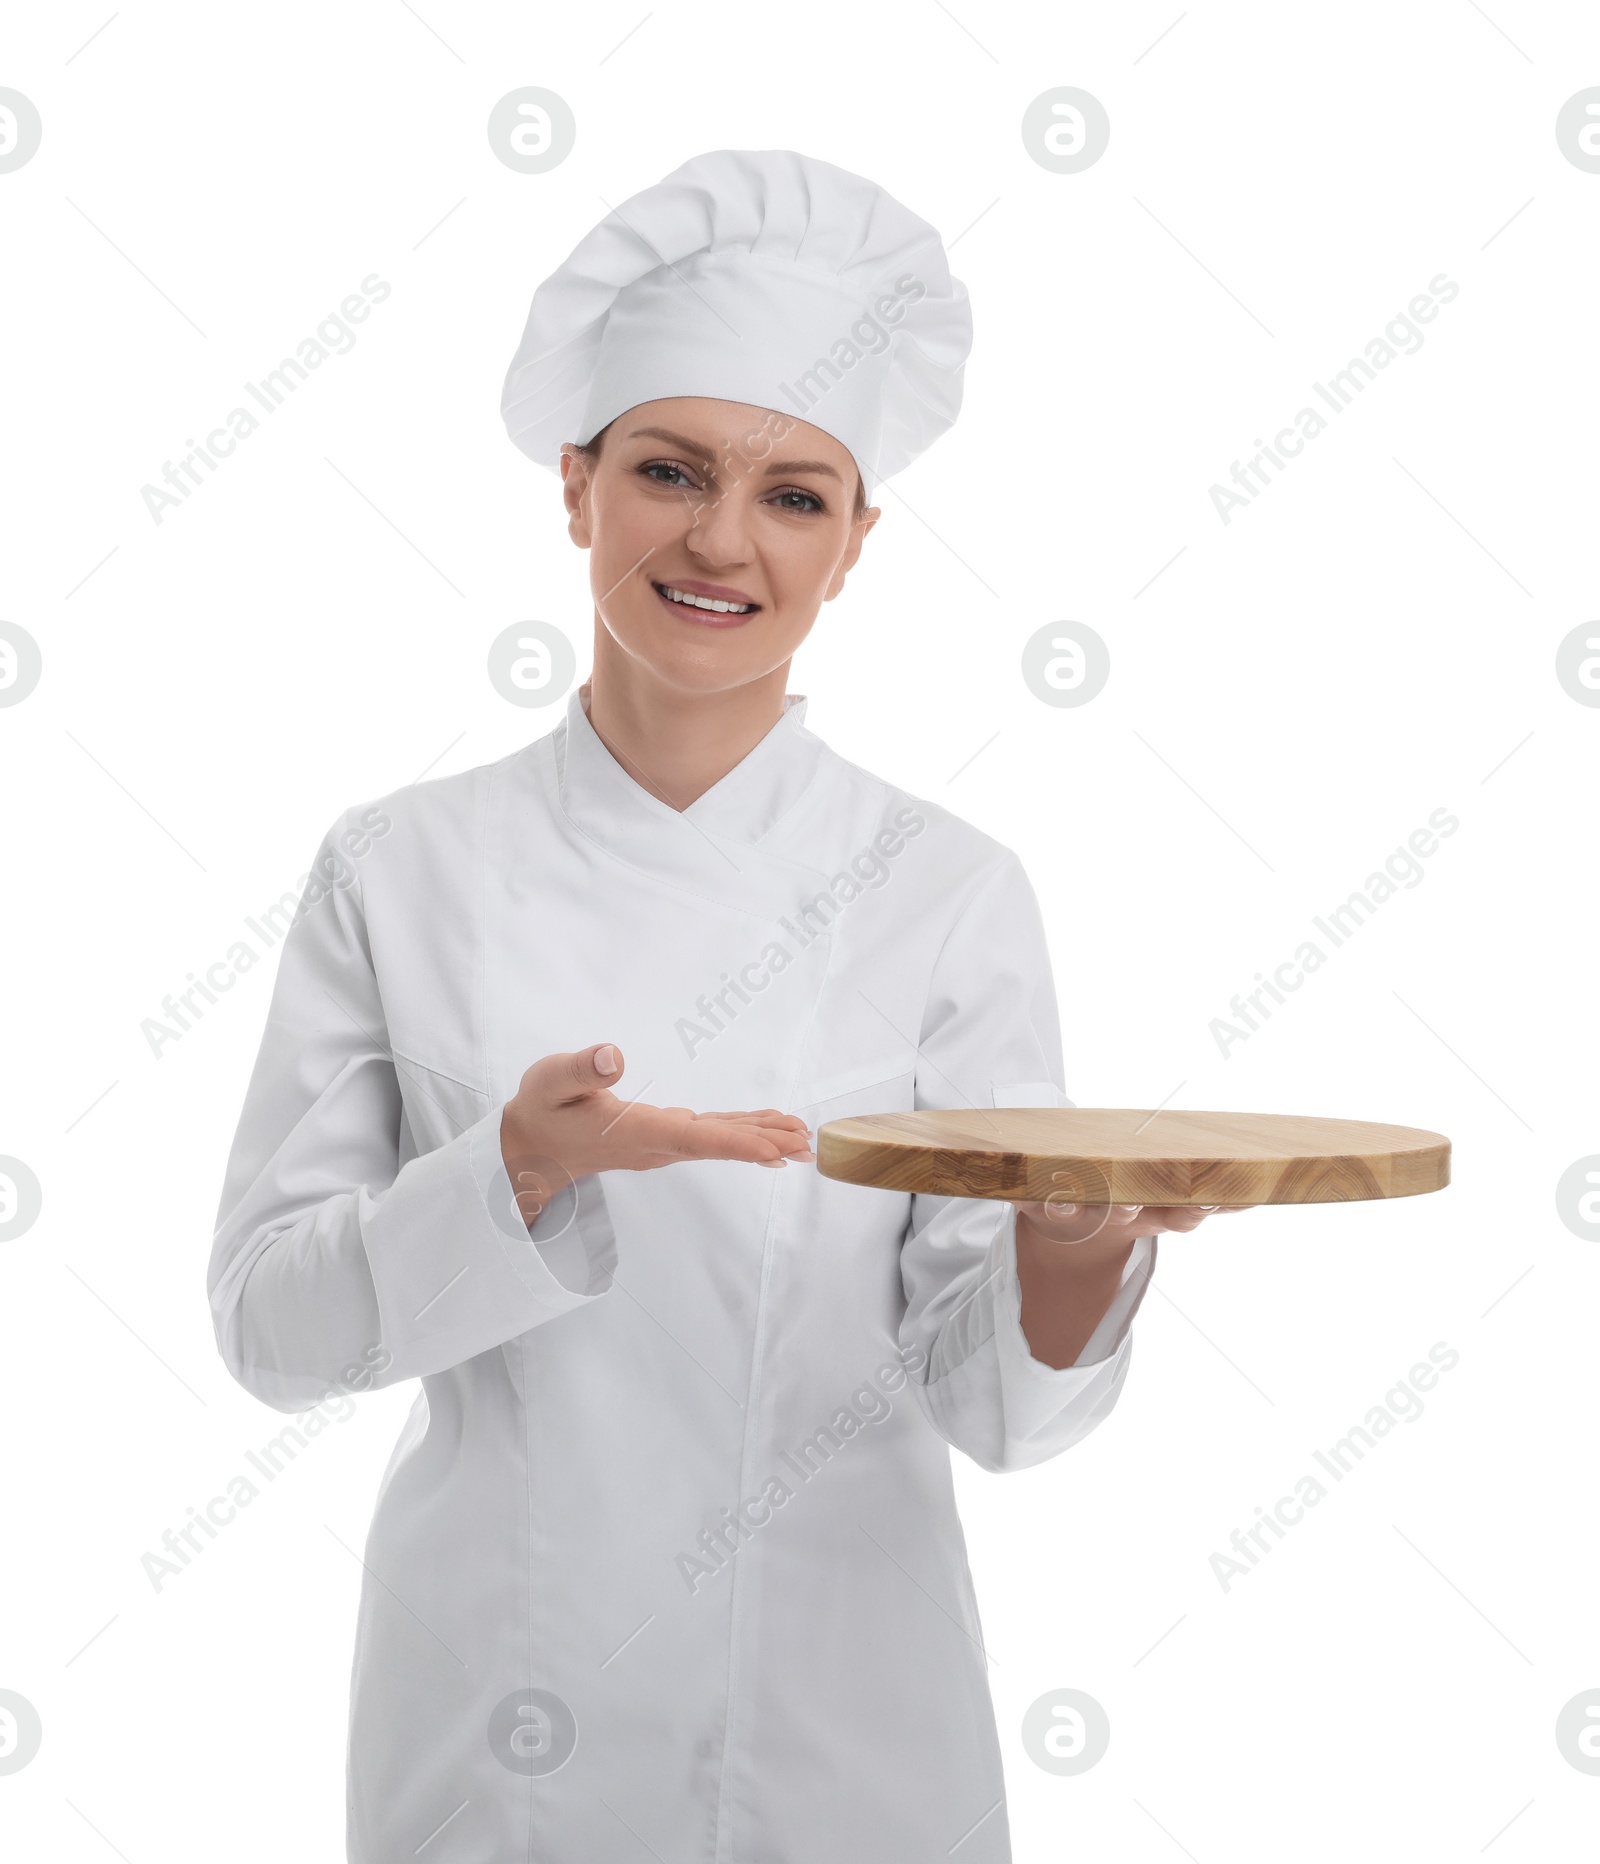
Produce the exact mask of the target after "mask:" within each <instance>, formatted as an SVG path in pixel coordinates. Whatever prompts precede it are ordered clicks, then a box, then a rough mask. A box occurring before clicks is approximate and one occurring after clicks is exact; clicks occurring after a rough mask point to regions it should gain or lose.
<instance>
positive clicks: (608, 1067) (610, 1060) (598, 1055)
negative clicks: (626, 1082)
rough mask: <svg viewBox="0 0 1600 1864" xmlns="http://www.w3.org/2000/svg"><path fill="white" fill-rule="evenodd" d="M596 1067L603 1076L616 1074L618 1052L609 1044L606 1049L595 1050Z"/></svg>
mask: <svg viewBox="0 0 1600 1864" xmlns="http://www.w3.org/2000/svg"><path fill="white" fill-rule="evenodd" d="M594 1065H595V1067H596V1068H597V1069H598V1070H599V1071H600V1073H601V1074H615V1073H616V1072H617V1051H616V1050H615V1049H614V1048H613V1047H612V1046H611V1044H610V1043H609V1042H608V1043H607V1044H606V1045H605V1047H604V1048H597V1049H596V1050H595V1052H594Z"/></svg>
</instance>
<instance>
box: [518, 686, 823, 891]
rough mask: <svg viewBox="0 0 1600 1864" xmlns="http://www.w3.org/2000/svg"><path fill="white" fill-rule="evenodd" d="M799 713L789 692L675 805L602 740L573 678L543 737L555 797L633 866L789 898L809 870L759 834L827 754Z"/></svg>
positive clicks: (575, 821)
mask: <svg viewBox="0 0 1600 1864" xmlns="http://www.w3.org/2000/svg"><path fill="white" fill-rule="evenodd" d="M805 715H806V699H805V697H804V695H802V694H797V693H791V694H789V695H787V696H786V697H785V699H784V709H783V716H782V718H780V719H779V720H778V722H777V723H776V724H775V725H774V726H773V727H772V729H771V731H769V732H768V733H767V735H766V736H765V737H764V738H763V739H762V740H761V742H760V743H759V744H757V745H756V746H755V747H754V749H753V750H751V751H750V753H749V754H748V756H746V757H745V758H743V759H742V760H741V761H740V762H739V763H737V764H736V765H735V766H734V767H733V769H732V770H730V771H729V772H728V774H727V775H726V776H725V777H723V778H722V779H721V780H720V781H719V782H717V783H714V784H713V785H712V786H711V788H710V789H709V790H707V791H706V792H705V794H704V795H703V796H700V797H697V798H696V799H695V801H694V802H692V803H691V804H690V805H689V807H688V808H687V809H683V810H678V809H674V808H672V807H671V806H670V804H667V803H664V802H662V801H661V800H660V798H659V797H656V796H653V795H651V793H650V791H649V790H647V789H645V788H644V787H643V785H642V784H640V783H638V782H636V781H635V779H634V778H633V776H631V775H630V774H629V772H628V771H627V770H626V769H625V768H624V767H623V765H622V764H621V763H619V762H618V761H617V759H616V758H615V757H613V756H612V754H611V752H610V751H609V750H607V749H606V747H605V745H604V744H603V743H602V742H601V740H600V738H599V736H598V735H597V733H596V732H595V729H594V727H593V725H591V724H590V722H589V714H588V709H587V707H586V705H585V703H584V692H583V689H581V688H579V689H577V690H575V691H574V692H573V693H572V695H571V697H570V698H569V699H568V701H567V714H566V718H565V720H564V721H563V722H562V724H561V725H559V726H558V727H557V728H556V730H555V731H554V732H552V733H551V734H550V738H549V739H548V740H547V741H546V742H548V745H549V748H550V752H551V756H552V771H551V774H552V777H553V781H554V785H555V788H556V792H557V797H558V799H559V804H560V807H561V809H562V811H563V813H564V814H565V815H566V817H567V819H568V820H569V821H570V822H571V823H572V825H573V826H574V827H575V828H576V829H577V830H578V831H579V832H580V833H581V834H583V835H585V836H586V837H588V838H589V839H590V840H591V841H595V842H598V843H599V844H600V845H601V846H602V847H604V848H606V849H607V850H608V851H609V852H611V853H612V854H614V855H616V856H618V857H619V858H620V859H622V860H624V861H626V862H627V863H628V864H629V865H630V866H634V867H638V868H641V869H643V870H645V871H646V872H649V873H653V874H656V875H659V876H661V877H662V878H665V879H669V880H672V881H675V882H676V883H678V884H680V885H682V886H685V887H688V888H690V889H691V890H693V891H696V892H701V893H707V894H710V895H712V896H714V897H716V898H718V899H720V900H723V901H725V902H726V903H728V904H737V905H739V906H741V907H744V908H746V909H753V910H756V911H761V910H763V906H764V905H767V906H770V904H771V902H772V901H773V900H774V899H780V898H781V899H782V900H783V901H784V902H787V901H788V900H789V899H790V898H791V897H792V896H793V892H794V888H795V885H796V882H797V881H798V880H800V879H802V878H803V877H805V876H806V874H807V872H808V870H807V869H805V868H804V867H803V866H802V865H800V864H798V863H795V862H794V861H792V860H789V859H783V858H780V857H774V856H773V855H772V854H770V853H768V852H766V851H764V850H763V849H762V848H761V846H760V844H761V843H762V842H763V841H764V840H765V839H766V837H768V836H769V835H770V834H771V832H772V831H773V829H775V828H776V827H777V825H778V824H779V823H780V822H781V821H782V820H783V819H784V817H785V816H787V815H788V814H789V813H790V812H791V811H792V810H793V809H794V807H795V805H796V804H797V803H798V802H799V801H800V799H801V797H802V796H804V795H805V793H806V791H807V790H808V789H809V788H810V787H811V785H812V784H813V782H814V781H815V780H816V778H817V776H818V773H819V771H820V770H821V768H822V765H823V761H824V759H825V757H826V756H827V746H826V745H825V744H824V743H823V742H822V740H821V739H820V738H818V737H816V736H815V735H814V734H813V733H811V732H809V731H807V730H806V728H805ZM774 889H776V891H774Z"/></svg>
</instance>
